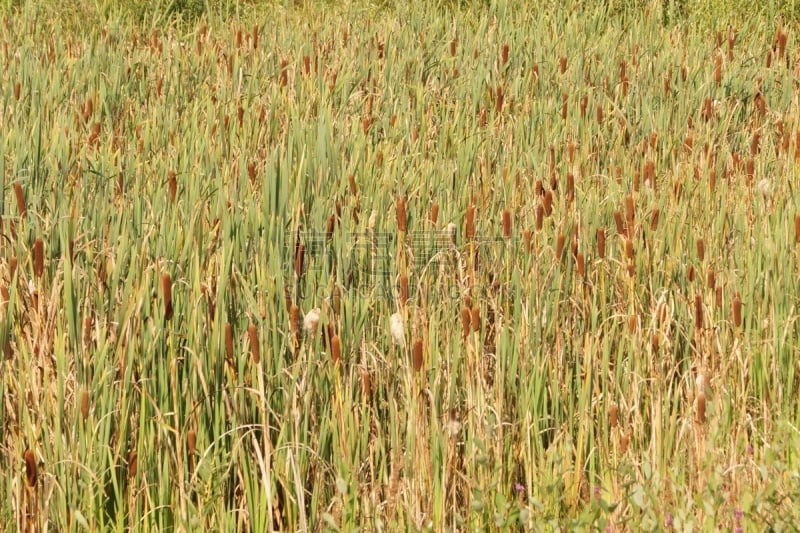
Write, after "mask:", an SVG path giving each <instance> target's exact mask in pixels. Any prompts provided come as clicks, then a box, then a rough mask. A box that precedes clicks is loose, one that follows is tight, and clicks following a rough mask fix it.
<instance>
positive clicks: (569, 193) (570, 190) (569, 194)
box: [566, 172, 575, 202]
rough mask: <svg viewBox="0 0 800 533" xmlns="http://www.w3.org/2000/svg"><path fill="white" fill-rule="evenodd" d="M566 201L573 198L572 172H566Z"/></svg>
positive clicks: (573, 179) (570, 200)
mask: <svg viewBox="0 0 800 533" xmlns="http://www.w3.org/2000/svg"><path fill="white" fill-rule="evenodd" d="M566 197H567V202H572V201H573V200H575V175H574V174H573V173H572V172H567V194H566Z"/></svg>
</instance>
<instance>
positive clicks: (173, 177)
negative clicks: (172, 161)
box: [167, 170, 178, 202]
mask: <svg viewBox="0 0 800 533" xmlns="http://www.w3.org/2000/svg"><path fill="white" fill-rule="evenodd" d="M167 185H168V187H169V199H170V200H171V201H173V202H174V201H175V197H176V196H177V194H178V178H177V174H176V173H175V171H174V170H170V171H169V174H168V175H167Z"/></svg>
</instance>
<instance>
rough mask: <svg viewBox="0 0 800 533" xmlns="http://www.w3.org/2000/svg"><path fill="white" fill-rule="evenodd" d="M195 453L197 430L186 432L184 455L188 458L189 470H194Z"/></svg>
mask: <svg viewBox="0 0 800 533" xmlns="http://www.w3.org/2000/svg"><path fill="white" fill-rule="evenodd" d="M196 453H197V431H195V430H193V429H190V430H189V431H188V432H186V456H187V457H188V458H189V472H193V471H194V460H195V454H196Z"/></svg>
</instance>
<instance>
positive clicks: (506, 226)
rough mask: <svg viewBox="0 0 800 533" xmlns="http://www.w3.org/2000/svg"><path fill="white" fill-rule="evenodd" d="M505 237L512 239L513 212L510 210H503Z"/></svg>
mask: <svg viewBox="0 0 800 533" xmlns="http://www.w3.org/2000/svg"><path fill="white" fill-rule="evenodd" d="M503 237H505V238H506V239H510V238H511V212H510V211H509V210H508V209H504V210H503Z"/></svg>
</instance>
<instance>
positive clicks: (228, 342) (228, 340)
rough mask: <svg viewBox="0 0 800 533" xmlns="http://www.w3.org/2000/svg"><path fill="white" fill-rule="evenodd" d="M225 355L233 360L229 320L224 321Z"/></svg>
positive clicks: (231, 333)
mask: <svg viewBox="0 0 800 533" xmlns="http://www.w3.org/2000/svg"><path fill="white" fill-rule="evenodd" d="M225 357H227V358H228V360H229V361H233V326H232V325H231V323H230V322H226V323H225Z"/></svg>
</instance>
